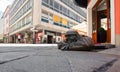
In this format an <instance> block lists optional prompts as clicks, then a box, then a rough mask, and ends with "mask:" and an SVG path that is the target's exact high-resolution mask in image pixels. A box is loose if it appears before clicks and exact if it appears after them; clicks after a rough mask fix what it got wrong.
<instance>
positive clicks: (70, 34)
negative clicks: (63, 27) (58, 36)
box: [65, 30, 79, 43]
mask: <svg viewBox="0 0 120 72" xmlns="http://www.w3.org/2000/svg"><path fill="white" fill-rule="evenodd" d="M78 35H79V34H78V32H77V31H75V30H69V31H67V32H66V34H65V37H66V42H70V43H71V42H75V41H77V39H78Z"/></svg>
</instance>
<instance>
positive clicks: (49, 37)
mask: <svg viewBox="0 0 120 72" xmlns="http://www.w3.org/2000/svg"><path fill="white" fill-rule="evenodd" d="M52 40H53V36H52V35H48V36H47V43H49V44H50V43H52Z"/></svg>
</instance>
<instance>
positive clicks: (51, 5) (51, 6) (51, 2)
mask: <svg viewBox="0 0 120 72" xmlns="http://www.w3.org/2000/svg"><path fill="white" fill-rule="evenodd" d="M53 2H54V1H53V0H50V8H52V9H53Z"/></svg>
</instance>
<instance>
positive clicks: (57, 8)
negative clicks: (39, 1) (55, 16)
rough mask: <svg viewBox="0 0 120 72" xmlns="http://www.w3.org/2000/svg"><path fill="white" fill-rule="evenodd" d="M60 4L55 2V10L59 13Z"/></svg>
mask: <svg viewBox="0 0 120 72" xmlns="http://www.w3.org/2000/svg"><path fill="white" fill-rule="evenodd" d="M59 6H60V5H59V4H58V3H57V2H56V1H54V9H55V10H56V11H59V9H60V8H59Z"/></svg>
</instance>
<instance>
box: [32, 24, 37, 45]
mask: <svg viewBox="0 0 120 72" xmlns="http://www.w3.org/2000/svg"><path fill="white" fill-rule="evenodd" d="M31 31H32V32H33V38H32V42H33V44H35V43H36V39H35V38H36V36H35V33H36V32H38V30H36V28H35V26H33V27H32V28H31Z"/></svg>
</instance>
